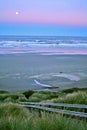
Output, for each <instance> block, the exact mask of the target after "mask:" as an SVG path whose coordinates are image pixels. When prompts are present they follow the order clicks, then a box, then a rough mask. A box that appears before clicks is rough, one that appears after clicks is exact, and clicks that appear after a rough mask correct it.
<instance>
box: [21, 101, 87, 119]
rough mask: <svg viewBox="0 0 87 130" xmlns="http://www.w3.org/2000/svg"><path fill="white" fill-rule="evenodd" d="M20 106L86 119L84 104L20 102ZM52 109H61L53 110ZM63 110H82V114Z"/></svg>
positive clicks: (85, 106)
mask: <svg viewBox="0 0 87 130" xmlns="http://www.w3.org/2000/svg"><path fill="white" fill-rule="evenodd" d="M19 104H20V105H22V106H24V107H26V108H28V109H37V110H39V111H48V112H54V113H61V114H64V115H71V116H76V117H83V118H87V113H86V112H87V105H84V104H66V103H36V102H20V103H19ZM53 107H61V108H60V109H58V108H53ZM64 108H75V109H83V110H84V112H79V111H71V110H65V109H64Z"/></svg>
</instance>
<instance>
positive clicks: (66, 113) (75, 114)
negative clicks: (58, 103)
mask: <svg viewBox="0 0 87 130" xmlns="http://www.w3.org/2000/svg"><path fill="white" fill-rule="evenodd" d="M21 106H24V107H26V108H29V109H30V108H31V109H38V110H41V111H42V110H43V111H48V112H54V113H60V114H65V115H70V116H76V117H82V118H87V113H84V112H76V111H70V110H62V109H56V108H49V107H43V106H37V105H21Z"/></svg>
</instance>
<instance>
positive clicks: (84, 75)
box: [0, 53, 87, 91]
mask: <svg viewBox="0 0 87 130" xmlns="http://www.w3.org/2000/svg"><path fill="white" fill-rule="evenodd" d="M35 81H37V82H35ZM37 83H38V84H37ZM44 85H48V86H52V87H53V86H55V87H58V88H54V89H52V91H56V90H57V91H58V90H61V89H66V88H71V87H87V55H75V54H74V55H67V54H66V55H63V54H62V55H56V54H55V55H52V53H51V55H46V53H45V55H43V53H29V54H5V55H0V89H2V90H8V91H24V90H29V89H33V90H49V88H47V89H46V88H44Z"/></svg>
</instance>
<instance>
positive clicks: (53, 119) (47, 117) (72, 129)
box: [0, 88, 87, 130]
mask: <svg viewBox="0 0 87 130" xmlns="http://www.w3.org/2000/svg"><path fill="white" fill-rule="evenodd" d="M19 101H34V102H35V101H51V102H66V103H82V104H87V89H76V88H73V89H68V90H64V91H62V92H57V93H53V92H51V93H50V92H33V91H31V90H30V91H26V92H23V93H9V92H5V91H0V102H1V105H0V130H87V123H86V120H82V119H81V120H79V119H73V118H68V117H64V116H63V115H59V114H48V113H43V112H42V114H41V116H40V117H39V115H38V112H35V111H34V112H33V113H32V112H29V110H27V109H26V108H23V107H21V106H18V105H17V104H16V103H18V102H19Z"/></svg>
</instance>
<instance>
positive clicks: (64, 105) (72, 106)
mask: <svg viewBox="0 0 87 130" xmlns="http://www.w3.org/2000/svg"><path fill="white" fill-rule="evenodd" d="M20 104H24V105H41V106H54V107H55V106H57V107H70V108H81V109H87V105H85V104H67V103H36V102H20Z"/></svg>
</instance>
